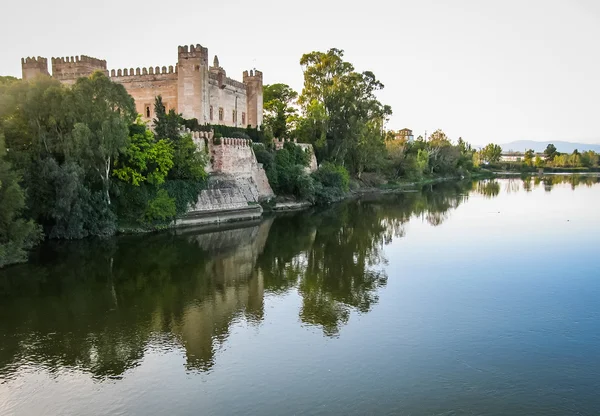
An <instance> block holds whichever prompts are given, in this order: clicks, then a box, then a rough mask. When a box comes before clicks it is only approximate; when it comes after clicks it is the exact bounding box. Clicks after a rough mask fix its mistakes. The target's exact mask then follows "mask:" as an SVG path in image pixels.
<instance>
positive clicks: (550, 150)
mask: <svg viewBox="0 0 600 416" xmlns="http://www.w3.org/2000/svg"><path fill="white" fill-rule="evenodd" d="M544 155H545V156H546V160H550V161H553V160H554V158H555V157H556V156H557V155H558V151H557V150H556V146H554V145H553V144H552V143H550V144H549V145H548V146H546V150H544Z"/></svg>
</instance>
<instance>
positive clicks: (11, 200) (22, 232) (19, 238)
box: [0, 134, 42, 267]
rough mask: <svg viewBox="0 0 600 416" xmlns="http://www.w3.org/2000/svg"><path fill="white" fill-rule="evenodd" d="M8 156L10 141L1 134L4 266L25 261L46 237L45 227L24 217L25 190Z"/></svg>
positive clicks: (0, 260)
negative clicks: (43, 229)
mask: <svg viewBox="0 0 600 416" xmlns="http://www.w3.org/2000/svg"><path fill="white" fill-rule="evenodd" d="M5 156H6V145H5V144H4V137H3V136H2V134H0V267H3V266H6V265H7V264H11V263H18V262H22V261H25V259H26V254H27V253H26V250H28V249H30V248H32V247H33V246H35V245H36V244H37V243H38V242H39V241H40V240H41V238H42V232H41V228H40V227H39V226H38V225H37V224H35V223H34V222H33V221H31V220H29V221H28V220H25V219H23V218H22V217H21V214H22V212H23V210H24V208H25V192H23V189H21V186H20V185H19V180H20V177H19V175H18V174H17V173H16V172H15V171H14V170H12V167H11V165H10V163H9V162H8V161H7V160H6V157H5Z"/></svg>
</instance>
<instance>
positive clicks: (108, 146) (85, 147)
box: [69, 72, 136, 205]
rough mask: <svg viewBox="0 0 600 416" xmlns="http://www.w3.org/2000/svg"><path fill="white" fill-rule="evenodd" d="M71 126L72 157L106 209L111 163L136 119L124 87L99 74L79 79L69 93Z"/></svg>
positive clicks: (117, 154) (125, 146) (123, 148)
mask: <svg viewBox="0 0 600 416" xmlns="http://www.w3.org/2000/svg"><path fill="white" fill-rule="evenodd" d="M69 101H70V103H69V104H70V108H71V111H72V112H73V113H74V114H75V118H76V120H77V123H76V124H75V125H74V128H73V133H72V140H73V151H74V152H73V156H74V157H75V158H76V159H77V160H78V161H79V163H80V164H81V165H82V167H84V168H85V169H86V170H89V171H92V172H94V173H95V175H97V176H96V177H98V178H99V179H100V182H101V183H102V188H103V191H104V195H105V198H106V203H107V204H109V205H110V194H109V189H110V186H109V185H110V177H111V171H112V167H113V161H114V160H115V158H117V157H118V156H119V154H121V153H123V152H124V151H125V150H126V148H127V145H128V139H129V125H130V124H132V123H133V121H134V120H135V117H136V112H135V105H134V101H133V98H131V96H130V95H129V94H128V93H127V91H126V90H125V87H123V86H122V85H120V84H116V83H114V82H112V81H111V80H110V79H108V78H107V77H106V76H105V75H104V74H102V73H101V72H95V73H93V74H92V75H91V76H90V77H89V78H79V79H78V80H77V82H76V83H75V85H73V87H72V88H71V89H70V90H69Z"/></svg>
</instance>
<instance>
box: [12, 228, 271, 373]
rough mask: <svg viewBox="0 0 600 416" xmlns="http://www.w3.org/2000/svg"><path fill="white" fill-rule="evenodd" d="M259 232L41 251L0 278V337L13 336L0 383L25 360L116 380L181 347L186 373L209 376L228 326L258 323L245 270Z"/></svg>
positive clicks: (258, 299)
mask: <svg viewBox="0 0 600 416" xmlns="http://www.w3.org/2000/svg"><path fill="white" fill-rule="evenodd" d="M263 225H264V226H266V231H261V230H262V228H264V227H263V226H260V227H251V228H246V229H236V230H231V231H221V232H217V233H210V234H204V235H200V236H196V235H191V236H190V235H182V236H174V235H158V236H144V237H143V238H139V237H134V238H132V237H123V238H120V239H115V240H108V241H101V242H93V241H91V240H90V241H81V242H75V243H69V244H64V243H62V244H48V245H47V246H46V247H45V248H44V250H43V251H42V250H41V251H40V252H41V253H42V254H43V256H44V258H40V259H39V262H36V263H34V264H29V265H21V266H17V267H14V268H10V269H7V270H6V271H4V272H2V274H0V296H1V297H2V300H1V301H0V316H1V317H2V319H1V320H0V333H3V334H14V336H13V337H8V339H3V343H2V345H0V375H1V374H2V373H3V372H4V371H10V369H13V370H14V368H15V366H14V365H11V363H18V362H21V361H24V360H28V361H30V360H34V361H35V362H36V363H39V364H42V365H44V366H45V367H47V368H49V369H55V368H60V367H70V368H78V369H81V370H83V371H88V372H90V373H91V374H92V375H93V376H94V377H97V378H101V379H102V378H119V377H121V376H122V375H123V373H124V372H125V371H126V370H128V369H130V368H133V367H135V366H136V365H137V363H138V362H139V361H140V360H141V359H142V357H143V354H144V351H145V350H146V348H147V346H148V344H149V343H155V342H163V343H164V342H167V343H171V344H174V343H177V344H180V345H182V346H183V347H184V348H185V351H186V354H187V358H188V364H187V365H188V368H190V369H201V370H205V369H208V368H210V366H211V365H212V363H213V361H214V354H215V350H216V348H218V345H219V343H220V342H223V341H224V340H225V339H226V338H227V335H228V333H229V328H230V326H231V324H232V322H234V320H235V319H237V318H238V317H240V316H244V317H245V318H246V319H247V320H248V321H249V322H259V321H260V320H261V319H262V316H263V294H262V290H263V289H262V282H261V279H260V277H259V276H258V275H257V274H256V273H255V272H254V271H253V264H254V261H255V260H256V257H257V256H258V253H259V252H260V251H261V250H262V247H260V244H261V243H262V244H263V245H264V238H266V235H267V233H268V227H269V226H270V223H268V222H267V223H264V224H263ZM228 233H229V234H228ZM261 233H262V234H263V235H262V236H261ZM232 241H233V242H232ZM206 247H211V248H212V249H208V248H206ZM239 265H243V266H245V265H249V267H247V268H244V267H238V266H239ZM232 270H236V271H237V273H233V272H232ZM5 341H6V342H5Z"/></svg>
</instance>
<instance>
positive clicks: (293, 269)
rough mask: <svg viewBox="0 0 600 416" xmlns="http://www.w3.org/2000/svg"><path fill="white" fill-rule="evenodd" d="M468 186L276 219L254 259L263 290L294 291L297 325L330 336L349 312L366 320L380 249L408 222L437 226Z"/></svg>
mask: <svg viewBox="0 0 600 416" xmlns="http://www.w3.org/2000/svg"><path fill="white" fill-rule="evenodd" d="M471 186H472V184H471V183H464V184H461V185H457V184H441V185H438V186H428V187H427V188H425V189H423V190H422V191H421V192H410V193H401V194H397V195H389V196H384V197H382V196H376V197H374V198H369V197H365V198H363V199H362V200H360V201H353V202H345V203H342V204H338V205H336V206H333V207H331V208H329V209H328V210H326V211H324V212H321V213H320V214H319V215H314V213H312V212H310V213H305V214H299V215H296V216H294V217H284V218H278V219H276V220H275V222H274V223H273V226H272V227H271V231H270V235H269V239H268V241H267V245H266V247H265V252H264V253H263V255H262V256H260V257H259V260H258V265H259V268H260V271H261V273H262V274H263V276H264V281H265V290H267V291H272V292H275V293H280V292H281V291H286V290H290V289H292V288H297V289H298V292H299V293H300V294H301V295H302V299H303V301H302V308H301V310H300V318H301V320H302V322H304V323H307V324H310V325H316V326H319V327H321V328H323V331H324V333H325V334H326V335H328V336H335V335H337V334H338V333H339V331H340V329H341V327H342V326H343V325H344V324H345V323H346V322H347V321H348V319H349V317H350V314H351V311H353V310H355V311H358V312H362V313H366V312H368V311H370V310H371V308H372V307H373V305H375V304H376V303H377V302H378V291H379V290H380V289H381V288H382V287H384V286H385V285H386V283H387V275H386V273H385V271H384V269H383V266H384V265H385V264H386V262H387V259H386V258H385V256H384V251H383V247H384V245H385V244H389V243H390V242H391V241H392V240H393V239H394V238H399V237H402V236H404V233H405V230H404V224H405V223H406V222H407V221H409V220H410V219H411V218H412V217H415V216H420V217H423V218H426V220H427V221H428V222H429V223H430V224H431V225H434V226H435V225H439V224H441V223H442V222H443V221H444V220H445V219H446V218H447V215H448V213H449V211H450V210H452V209H454V208H456V207H458V205H459V204H460V203H461V202H462V201H464V200H465V199H466V198H467V196H466V191H467V190H468V189H470V187H471ZM290 240H292V241H293V243H291V244H292V245H293V247H294V249H293V250H289V247H290V243H289V241H290Z"/></svg>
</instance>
